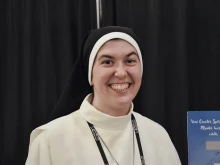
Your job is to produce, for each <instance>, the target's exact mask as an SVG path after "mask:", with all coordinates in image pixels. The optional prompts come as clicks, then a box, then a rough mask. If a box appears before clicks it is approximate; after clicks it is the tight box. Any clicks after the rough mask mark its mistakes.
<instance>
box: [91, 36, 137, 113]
mask: <svg viewBox="0 0 220 165" xmlns="http://www.w3.org/2000/svg"><path fill="white" fill-rule="evenodd" d="M91 84H92V85H93V89H94V99H93V101H92V105H93V106H94V107H95V108H96V109H98V110H99V111H101V112H104V113H106V114H108V115H111V116H122V115H126V114H128V112H129V110H130V106H131V102H132V100H133V99H134V97H135V96H136V94H137V92H138V90H139V88H140V85H141V65H140V60H139V58H138V56H137V52H136V50H135V48H134V47H133V46H132V45H131V44H129V43H128V42H127V41H124V40H110V41H107V42H106V43H105V44H104V45H103V46H102V47H101V48H100V50H99V51H98V53H97V57H96V60H95V62H94V65H93V72H92V82H91Z"/></svg>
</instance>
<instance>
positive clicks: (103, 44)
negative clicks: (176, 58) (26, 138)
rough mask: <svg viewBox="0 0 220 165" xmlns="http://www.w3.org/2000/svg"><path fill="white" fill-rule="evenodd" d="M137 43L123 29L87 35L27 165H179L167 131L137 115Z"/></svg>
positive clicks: (34, 141)
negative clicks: (134, 101) (135, 100)
mask: <svg viewBox="0 0 220 165" xmlns="http://www.w3.org/2000/svg"><path fill="white" fill-rule="evenodd" d="M138 42H139V41H138V38H137V36H136V35H135V34H134V32H133V31H132V30H131V29H129V28H125V27H117V26H111V27H104V28H101V29H96V30H92V31H91V32H90V33H89V34H88V35H87V37H86V38H85V41H84V43H83V44H82V51H81V54H80V55H79V58H78V60H77V62H76V64H75V66H74V67H73V70H72V73H71V75H70V78H69V80H68V82H67V85H66V87H65V90H64V91H63V93H62V95H61V97H60V99H59V101H58V103H57V105H56V107H55V108H54V111H53V113H52V115H51V120H53V121H51V122H49V123H48V124H46V125H43V126H41V127H38V128H36V129H35V130H33V132H32V133H31V138H30V148H29V154H28V158H27V161H26V165H103V164H105V165H108V164H109V165H111V164H112V165H113V164H117V165H119V164H120V165H121V164H123V165H145V164H149V165H161V164H163V165H180V164H181V163H180V160H179V157H178V154H177V152H176V150H175V148H174V146H173V144H172V142H171V140H170V138H169V135H168V134H167V132H166V131H165V130H164V129H163V127H161V126H160V125H159V124H157V123H155V122H153V121H152V120H150V119H148V118H146V117H144V116H142V115H140V114H138V113H136V112H134V111H133V107H134V105H133V103H132V100H133V99H134V98H135V96H136V94H137V92H138V90H139V88H140V85H141V79H142V72H143V62H142V55H141V50H140V48H139V46H138V45H139V43H138ZM75 110H76V111H75ZM73 111H74V112H73ZM56 118H58V119H56ZM54 119H55V120H54Z"/></svg>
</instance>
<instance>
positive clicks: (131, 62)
mask: <svg viewBox="0 0 220 165" xmlns="http://www.w3.org/2000/svg"><path fill="white" fill-rule="evenodd" d="M126 62H127V64H129V65H132V64H135V63H136V62H137V61H136V60H135V59H128V60H127V61H126Z"/></svg>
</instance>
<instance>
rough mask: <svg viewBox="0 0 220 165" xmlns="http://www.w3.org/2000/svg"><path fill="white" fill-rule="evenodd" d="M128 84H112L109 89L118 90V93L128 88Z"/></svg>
mask: <svg viewBox="0 0 220 165" xmlns="http://www.w3.org/2000/svg"><path fill="white" fill-rule="evenodd" d="M128 86H129V84H128V83H124V84H112V85H111V88H112V89H114V90H118V91H124V90H126V89H127V88H128Z"/></svg>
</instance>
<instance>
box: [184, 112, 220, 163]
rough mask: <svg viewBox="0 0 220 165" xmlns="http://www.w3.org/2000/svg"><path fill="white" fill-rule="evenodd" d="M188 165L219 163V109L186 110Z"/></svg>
mask: <svg viewBox="0 0 220 165" xmlns="http://www.w3.org/2000/svg"><path fill="white" fill-rule="evenodd" d="M187 133H188V162H189V165H220V111H188V113H187Z"/></svg>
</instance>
